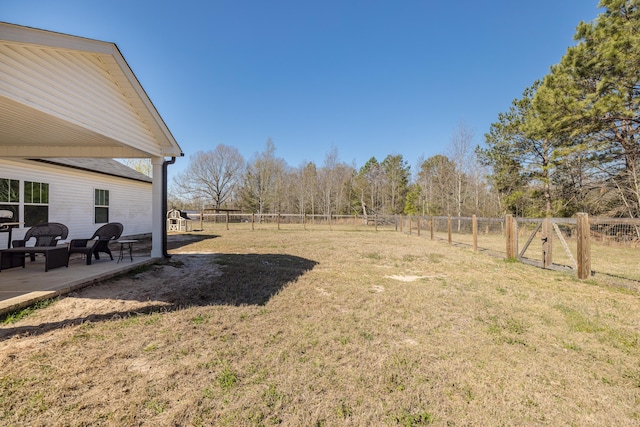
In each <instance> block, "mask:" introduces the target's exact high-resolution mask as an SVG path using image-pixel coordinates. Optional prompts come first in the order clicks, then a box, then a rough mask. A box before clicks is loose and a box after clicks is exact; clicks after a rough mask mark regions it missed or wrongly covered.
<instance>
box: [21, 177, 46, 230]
mask: <svg viewBox="0 0 640 427" xmlns="http://www.w3.org/2000/svg"><path fill="white" fill-rule="evenodd" d="M48 221H49V184H47V183H45V182H33V181H25V182H24V226H25V227H33V226H34V225H38V224H40V223H43V222H48Z"/></svg>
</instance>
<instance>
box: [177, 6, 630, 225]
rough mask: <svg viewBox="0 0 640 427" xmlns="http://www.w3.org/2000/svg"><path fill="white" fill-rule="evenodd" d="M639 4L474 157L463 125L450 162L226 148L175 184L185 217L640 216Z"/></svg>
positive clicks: (203, 155)
mask: <svg viewBox="0 0 640 427" xmlns="http://www.w3.org/2000/svg"><path fill="white" fill-rule="evenodd" d="M639 2H640V0H601V1H600V3H599V7H600V8H602V9H603V12H602V13H600V14H599V15H598V17H597V18H596V19H595V20H594V21H593V22H590V23H585V22H580V23H579V25H578V27H577V30H576V34H575V37H574V38H575V40H576V44H575V45H573V46H570V47H568V48H567V51H566V54H565V55H564V56H563V57H562V58H561V60H560V62H559V63H558V64H556V65H553V66H552V67H551V68H550V71H549V73H548V75H546V76H545V77H544V78H542V79H541V80H538V81H535V82H533V83H532V84H531V85H530V86H529V87H527V88H526V89H525V90H524V91H523V95H522V97H521V98H520V99H516V100H514V101H513V102H512V104H511V106H510V107H509V108H508V110H507V111H506V112H503V113H500V114H499V115H498V118H497V120H496V122H494V123H493V124H491V126H490V129H489V132H488V133H487V134H486V135H484V144H483V145H482V146H474V144H473V136H474V135H473V131H472V130H471V129H469V128H468V127H467V126H466V125H465V124H464V123H463V122H461V123H460V125H459V126H458V128H457V129H456V130H455V131H454V132H453V134H452V137H451V141H450V143H449V145H448V147H447V152H446V153H443V154H438V155H435V156H432V157H429V158H427V159H418V161H417V164H416V165H415V169H414V170H412V169H411V166H410V165H409V163H408V162H407V160H405V159H404V158H403V156H402V155H401V154H389V155H387V156H386V157H385V158H384V159H376V158H375V157H371V158H370V159H369V160H368V161H366V162H365V163H364V164H363V165H355V164H347V163H345V162H342V161H341V160H340V159H339V156H338V151H337V149H336V148H332V149H331V150H330V151H329V152H328V153H327V154H326V157H325V159H324V162H323V163H322V164H315V163H313V162H307V163H305V164H302V165H300V166H298V167H292V166H290V165H287V163H286V162H285V161H284V160H283V159H282V158H279V157H277V155H276V147H275V144H274V142H273V141H272V140H271V139H268V140H267V142H266V144H265V148H264V150H263V151H262V152H259V153H256V154H255V155H254V156H253V157H252V158H250V159H249V160H245V159H244V158H243V156H242V155H241V154H240V153H239V152H238V150H237V149H235V148H234V147H230V146H226V145H218V146H217V147H215V148H214V149H212V150H210V151H201V152H198V153H195V154H194V155H192V156H191V157H190V163H189V165H188V167H187V169H186V170H185V171H184V172H182V173H180V174H179V175H178V176H176V177H175V178H174V181H173V185H172V187H171V190H170V195H169V197H170V202H171V204H172V205H174V206H176V207H180V208H191V209H201V208H202V207H207V208H237V209H241V210H243V211H245V212H254V213H258V214H260V213H300V214H303V213H306V214H324V215H328V214H336V215H353V214H364V215H368V214H374V213H375V214H381V215H389V214H399V213H404V214H420V215H452V216H469V215H471V214H476V215H478V216H502V215H504V214H506V213H512V214H515V215H517V216H528V217H543V216H557V217H569V216H572V215H574V214H575V213H576V212H587V213H589V214H590V215H599V216H610V217H630V218H637V217H639V216H640V164H639V162H640V145H639V143H638V131H639V127H640V116H639V115H638V111H639V108H638V107H639V100H640V11H639V10H638V3H639Z"/></svg>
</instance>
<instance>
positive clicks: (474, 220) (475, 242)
mask: <svg viewBox="0 0 640 427" xmlns="http://www.w3.org/2000/svg"><path fill="white" fill-rule="evenodd" d="M471 230H472V232H473V252H478V218H476V215H475V214H473V216H472V217H471Z"/></svg>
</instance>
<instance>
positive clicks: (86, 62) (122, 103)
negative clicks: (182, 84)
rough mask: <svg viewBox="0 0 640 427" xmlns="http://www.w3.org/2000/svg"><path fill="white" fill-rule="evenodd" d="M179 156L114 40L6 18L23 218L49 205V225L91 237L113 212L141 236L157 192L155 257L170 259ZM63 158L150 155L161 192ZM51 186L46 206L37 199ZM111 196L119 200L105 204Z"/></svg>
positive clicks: (4, 127) (6, 154)
mask: <svg viewBox="0 0 640 427" xmlns="http://www.w3.org/2000/svg"><path fill="white" fill-rule="evenodd" d="M177 156H182V150H181V149H180V146H179V145H178V143H177V142H176V140H175V139H174V137H173V135H172V134H171V132H170V131H169V129H168V128H167V126H166V124H165V123H164V121H163V120H162V118H161V117H160V114H159V113H158V111H157V110H156V109H155V107H154V105H153V104H152V102H151V100H150V99H149V97H148V96H147V94H146V93H145V91H144V89H143V88H142V86H141V85H140V83H139V82H138V80H137V79H136V77H135V75H134V74H133V72H132V71H131V69H130V68H129V66H128V65H127V63H126V61H125V59H124V58H123V57H122V55H121V53H120V51H119V50H118V48H117V46H116V45H115V44H114V43H108V42H102V41H97V40H91V39H86V38H81V37H75V36H71V35H66V34H60V33H54V32H50V31H44V30H39V29H35V28H28V27H22V26H18V25H13V24H8V23H2V22H0V185H2V182H4V183H5V185H8V186H9V187H8V188H9V189H14V190H15V189H16V185H17V190H16V191H18V193H17V194H19V197H20V200H19V201H18V202H17V205H18V210H19V213H20V220H21V221H22V220H27V222H29V221H31V218H32V217H33V216H34V215H43V212H44V211H47V216H48V217H47V219H48V220H49V221H52V222H62V223H64V224H65V225H67V226H68V227H69V229H70V233H72V234H71V235H72V236H75V235H78V236H79V235H83V236H84V235H86V232H89V231H91V232H93V231H94V230H95V229H96V228H97V226H98V224H100V223H101V221H102V220H103V219H104V217H101V218H97V219H96V214H97V215H104V214H105V208H106V210H107V214H108V219H109V221H112V222H122V223H123V224H124V225H125V233H126V234H128V235H131V234H138V233H137V230H140V231H144V230H143V228H144V227H143V225H142V224H143V221H142V217H145V218H147V217H148V215H147V214H146V213H143V212H142V209H139V204H144V203H146V201H145V200H144V198H145V197H149V198H150V206H151V212H150V215H151V218H147V219H146V221H147V223H148V222H150V224H151V233H152V237H153V245H152V251H151V255H152V256H153V257H161V256H162V255H164V254H166V250H165V249H166V248H165V247H164V246H163V242H165V241H166V239H165V235H166V232H165V227H166V223H165V212H166V185H167V182H166V181H167V180H166V172H167V167H168V165H170V164H171V163H173V161H175V157H177ZM56 158H57V159H61V158H62V159H67V162H69V161H70V160H69V159H73V158H79V159H85V160H84V162H85V165H86V162H87V160H86V159H114V158H150V159H151V163H152V165H153V171H152V174H153V180H152V183H151V193H150V195H148V194H149V193H148V191H147V190H145V191H140V192H138V191H136V190H135V186H136V185H138V186H140V188H142V186H148V185H149V184H148V182H143V181H138V183H135V181H136V180H135V179H127V178H123V177H122V176H118V174H117V173H111V174H108V172H109V171H106V172H107V173H105V171H95V172H94V171H90V170H91V167H89V168H85V170H83V169H82V168H78V166H77V165H76V167H75V168H74V167H69V165H68V164H67V165H64V166H63V165H61V164H59V162H58V163H56V161H55V159H56ZM33 159H38V160H33ZM80 162H82V161H80ZM97 163H99V162H96V164H94V165H93V167H94V168H96V167H97ZM2 180H4V181H2ZM14 181H16V182H14ZM79 181H84V182H82V183H80V182H79ZM125 182H126V184H125ZM42 184H46V185H45V186H43V185H42ZM34 186H35V187H34ZM25 188H26V190H27V191H28V193H26V192H25ZM144 188H147V187H144ZM43 191H46V192H47V202H46V203H43V199H42V198H35V199H34V194H36V193H37V194H38V195H39V196H38V197H41V196H42V194H43ZM105 191H106V192H105ZM14 193H15V191H14ZM0 194H2V193H1V192H0ZM107 194H108V199H109V205H108V206H105V205H101V204H99V203H100V202H101V201H102V202H104V201H105V200H106V199H105V197H106V196H107ZM141 194H144V196H141ZM27 198H29V200H27ZM11 203H12V200H2V199H0V205H2V204H11ZM14 204H15V203H14ZM44 205H46V207H43V206H44ZM96 221H98V222H96ZM21 228H22V229H17V230H15V233H16V235H19V234H20V232H21V231H22V232H23V233H24V227H21ZM1 238H2V237H0V239H1ZM0 245H2V241H0ZM1 247H2V246H0V248H1ZM5 247H6V246H5Z"/></svg>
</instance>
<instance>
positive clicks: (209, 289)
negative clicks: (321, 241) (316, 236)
mask: <svg viewBox="0 0 640 427" xmlns="http://www.w3.org/2000/svg"><path fill="white" fill-rule="evenodd" d="M176 259H178V258H176ZM212 262H213V263H214V264H216V265H217V266H218V267H219V270H220V273H221V274H218V275H212V276H211V277H208V278H207V279H206V280H204V281H202V282H201V283H200V284H199V285H196V286H190V287H189V289H188V290H187V292H183V291H181V290H177V292H175V293H172V294H171V295H170V296H169V295H167V296H168V297H169V298H168V299H170V300H171V301H170V302H171V303H172V304H173V305H175V306H197V305H237V306H240V305H264V304H266V303H267V302H268V301H269V299H270V298H271V297H272V296H273V295H275V294H276V293H278V292H279V291H280V290H281V289H282V288H283V287H284V286H285V285H287V284H288V283H291V282H293V281H295V280H297V279H298V278H299V277H300V276H302V275H303V274H304V273H305V272H307V271H309V270H311V269H312V268H313V267H314V266H315V265H316V262H315V261H311V260H308V259H306V258H301V257H297V256H293V255H283V254H217V255H215V256H213V257H212Z"/></svg>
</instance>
